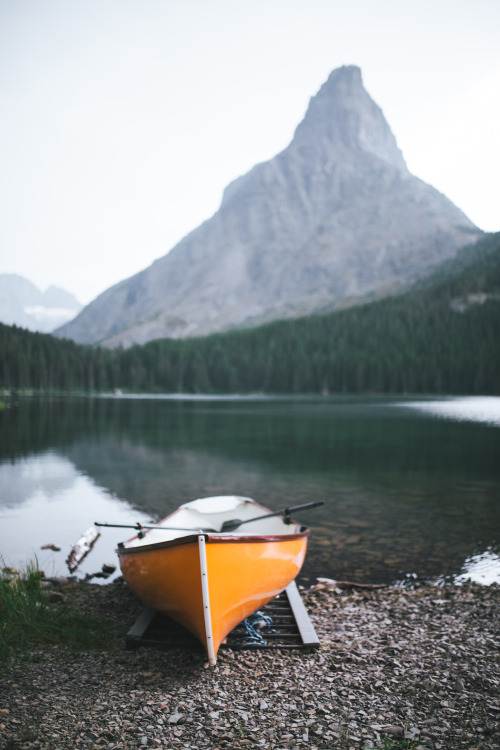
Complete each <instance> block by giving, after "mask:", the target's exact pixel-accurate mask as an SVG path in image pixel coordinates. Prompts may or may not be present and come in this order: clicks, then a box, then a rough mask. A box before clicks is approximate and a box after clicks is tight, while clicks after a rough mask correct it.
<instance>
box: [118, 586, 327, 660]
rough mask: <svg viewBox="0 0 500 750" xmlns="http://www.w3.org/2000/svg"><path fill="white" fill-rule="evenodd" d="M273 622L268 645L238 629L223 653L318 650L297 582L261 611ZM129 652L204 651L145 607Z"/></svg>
mask: <svg viewBox="0 0 500 750" xmlns="http://www.w3.org/2000/svg"><path fill="white" fill-rule="evenodd" d="M260 611H261V612H262V613H263V614H264V615H267V616H269V617H271V618H272V631H273V632H265V633H263V637H264V640H265V643H245V644H244V645H242V642H243V639H244V637H245V629H244V627H243V625H242V624H240V625H238V626H237V627H236V628H235V629H234V630H232V631H231V633H229V635H228V636H227V638H226V640H225V642H224V643H223V644H222V645H221V649H224V648H229V649H241V648H245V649H271V648H272V649H274V648H285V649H292V648H296V649H297V648H318V647H319V640H318V637H317V635H316V632H315V630H314V626H313V624H312V622H311V620H310V618H309V615H308V613H307V610H306V608H305V606H304V602H303V601H302V598H301V596H300V594H299V591H298V589H297V585H296V583H295V581H292V583H290V584H289V585H288V586H287V588H286V589H285V591H283V592H282V593H281V594H279V595H278V596H277V597H276V598H275V599H272V600H271V601H270V602H268V604H266V606H265V607H262V608H261V610H260ZM125 645H126V647H127V648H128V649H133V648H139V646H153V647H156V648H190V649H193V650H201V649H202V646H201V643H200V642H199V641H198V640H197V639H196V638H195V637H194V636H193V635H191V633H189V632H188V631H187V630H186V629H185V628H183V627H181V626H180V625H178V624H177V623H175V622H174V621H173V620H171V619H170V618H169V617H166V616H165V615H162V614H160V613H159V612H156V610H154V609H152V608H151V607H144V609H143V610H142V612H141V613H140V614H139V617H138V618H137V620H136V621H135V623H134V625H133V626H132V627H131V628H130V630H129V631H128V633H127V636H126V640H125Z"/></svg>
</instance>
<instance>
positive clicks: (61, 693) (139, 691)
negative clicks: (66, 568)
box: [0, 580, 500, 750]
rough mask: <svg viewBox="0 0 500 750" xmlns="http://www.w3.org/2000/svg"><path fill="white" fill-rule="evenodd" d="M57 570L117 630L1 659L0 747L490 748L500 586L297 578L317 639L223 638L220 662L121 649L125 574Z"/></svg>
mask: <svg viewBox="0 0 500 750" xmlns="http://www.w3.org/2000/svg"><path fill="white" fill-rule="evenodd" d="M53 585H54V588H55V590H56V591H57V592H58V593H59V594H62V596H63V597H64V598H65V599H66V600H69V599H71V600H73V601H75V602H77V603H78V605H79V606H80V607H82V609H84V610H85V611H89V612H92V613H94V614H98V615H101V616H104V617H106V618H110V619H111V620H113V622H114V624H115V629H114V631H113V632H116V636H110V642H109V645H108V646H107V647H106V649H105V650H100V651H86V652H83V653H82V652H75V651H71V650H69V649H67V648H65V647H61V646H43V647H38V648H36V649H35V650H33V651H30V652H29V653H28V654H23V655H22V656H19V655H18V656H17V657H15V658H13V659H11V660H10V661H8V662H7V663H4V664H3V665H2V669H1V675H0V748H1V750H8V749H10V748H19V749H21V748H26V749H28V748H39V749H40V750H45V749H47V750H48V749H50V750H56V748H94V747H95V748H108V749H109V750H111V748H113V749H116V750H118V749H120V750H122V749H127V748H154V747H161V748H183V749H184V748H185V749H186V750H187V749H188V748H190V749H191V750H201V748H210V750H215V749H216V748H247V747H248V748H251V747H258V748H272V749H273V750H278V749H281V748H283V749H284V748H309V750H315V748H318V749H319V748H346V750H347V749H349V748H361V749H362V750H365V749H368V748H428V749H429V750H434V749H435V750H455V749H456V748H469V749H470V750H472V748H477V750H479V748H482V749H483V748H484V749H485V750H486V749H491V750H498V748H500V727H499V719H500V696H499V686H500V669H499V650H498V646H499V642H500V638H499V630H500V618H499V600H500V587H499V586H498V585H492V586H480V585H477V584H472V583H467V584H465V585H463V586H461V587H458V586H440V587H437V586H429V585H419V586H416V587H415V588H414V589H413V590H406V589H405V588H402V587H401V588H400V587H392V588H385V589H357V588H349V587H342V588H340V587H338V586H336V585H333V584H322V585H321V584H319V585H318V586H317V587H315V588H313V589H309V590H307V591H302V592H301V593H302V596H303V600H304V603H305V605H306V607H307V609H308V612H309V614H310V617H311V619H312V621H313V624H314V626H315V628H316V632H317V634H318V636H319V639H320V642H321V646H320V648H319V649H318V650H314V651H309V652H307V651H285V650H276V651H230V650H221V651H220V652H219V658H218V662H217V666H216V667H208V665H207V663H206V660H205V658H204V656H203V654H202V653H201V652H197V653H194V652H192V651H186V650H180V649H170V650H162V651H159V650H154V649H146V648H139V649H137V650H132V651H128V650H126V649H125V646H124V639H125V634H126V632H127V630H128V629H129V627H130V626H131V625H132V624H133V622H134V620H135V618H136V616H137V614H138V612H139V611H140V609H141V605H140V602H138V601H137V599H135V597H134V596H133V595H132V594H131V593H130V591H129V590H128V589H127V588H126V586H125V585H124V584H123V582H122V581H121V580H117V581H115V582H113V583H111V584H108V585H103V586H100V585H95V584H91V583H58V584H53ZM54 598H55V599H57V598H60V597H57V596H55V597H54ZM53 606H58V604H57V603H55V604H54V605H53Z"/></svg>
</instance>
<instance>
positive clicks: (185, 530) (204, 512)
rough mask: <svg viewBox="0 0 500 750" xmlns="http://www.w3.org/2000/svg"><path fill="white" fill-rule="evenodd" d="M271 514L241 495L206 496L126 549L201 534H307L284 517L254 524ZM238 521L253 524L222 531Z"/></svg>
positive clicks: (134, 541) (183, 507)
mask: <svg viewBox="0 0 500 750" xmlns="http://www.w3.org/2000/svg"><path fill="white" fill-rule="evenodd" d="M270 512H271V511H270V510H269V509H268V508H265V507H264V506H262V505H259V504H258V503H256V502H255V501H254V500H252V499H251V498H248V497H240V496H237V495H227V496H226V495H222V496H217V497H205V498H201V499H199V500H193V501H192V502H190V503H186V504H185V505H181V506H180V508H178V509H177V510H176V511H174V512H173V513H172V514H170V515H169V516H167V517H166V518H164V519H163V520H162V521H159V522H158V523H157V524H156V526H164V527H165V528H164V529H150V530H147V531H145V532H144V533H143V535H142V536H135V537H133V538H132V539H129V540H128V541H126V542H124V545H123V547H124V548H125V549H126V548H131V547H141V546H145V545H151V544H161V543H162V542H169V541H173V540H176V539H182V538H183V537H188V536H191V535H192V534H193V533H199V532H200V531H201V532H203V533H209V534H210V535H211V536H212V535H214V534H215V535H217V534H220V535H221V536H224V537H238V536H245V537H248V536H280V535H287V536H288V535H291V534H299V533H301V531H303V529H304V527H303V526H301V525H300V524H297V523H295V522H292V523H285V521H284V519H283V518H282V517H281V516H271V517H269V518H263V519H261V520H259V521H250V519H252V518H257V517H258V516H262V515H264V514H265V513H270ZM234 519H238V520H240V521H250V522H249V523H244V524H243V525H242V526H241V527H238V528H236V529H234V530H232V531H224V532H221V528H222V525H223V524H224V522H225V521H232V520H234ZM170 527H175V528H170ZM176 529H179V530H176Z"/></svg>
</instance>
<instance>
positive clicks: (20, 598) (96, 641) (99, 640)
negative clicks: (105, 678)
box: [0, 563, 115, 660]
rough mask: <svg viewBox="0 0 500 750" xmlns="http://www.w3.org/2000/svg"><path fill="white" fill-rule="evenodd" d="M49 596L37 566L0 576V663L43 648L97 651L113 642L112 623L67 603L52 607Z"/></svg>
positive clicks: (49, 591) (30, 565)
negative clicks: (50, 645)
mask: <svg viewBox="0 0 500 750" xmlns="http://www.w3.org/2000/svg"><path fill="white" fill-rule="evenodd" d="M51 593H52V591H51V590H50V589H46V588H44V587H43V586H42V581H41V573H40V571H39V570H38V566H37V565H36V564H33V563H30V564H29V565H28V566H27V568H26V571H24V572H23V573H20V574H15V575H12V574H10V573H5V572H4V573H0V660H5V659H7V658H8V657H9V656H10V655H11V654H13V653H15V652H25V651H26V650H27V649H29V648H31V647H33V646H39V645H43V644H55V643H62V644H64V645H66V646H69V647H71V648H75V649H88V648H100V647H104V646H105V645H106V644H107V643H108V642H109V640H110V639H112V638H113V636H114V630H115V627H114V624H113V623H112V622H110V621H108V620H106V619H104V618H102V617H96V616H95V615H89V614H85V613H82V612H81V611H79V610H78V609H77V608H76V607H75V606H74V605H73V606H72V605H71V604H70V603H68V602H63V603H55V604H54V603H51V601H50V598H51Z"/></svg>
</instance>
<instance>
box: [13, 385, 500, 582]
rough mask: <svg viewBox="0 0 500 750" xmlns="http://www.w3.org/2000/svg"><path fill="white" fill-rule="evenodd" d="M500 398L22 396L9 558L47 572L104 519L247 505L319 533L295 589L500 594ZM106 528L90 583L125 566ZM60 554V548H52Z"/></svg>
mask: <svg viewBox="0 0 500 750" xmlns="http://www.w3.org/2000/svg"><path fill="white" fill-rule="evenodd" d="M499 458H500V398H493V397H492V398H449V399H437V398H436V399H418V400H416V399H413V400H410V399H390V398H340V397H339V398H335V397H324V398H320V397H318V398H266V397H254V398H250V397H249V398H231V397H227V398H215V397H192V398H189V397H175V396H172V397H153V396H152V397H140V396H135V397H129V396H109V397H101V398H85V397H82V398H69V397H68V398H58V399H52V400H46V401H39V400H36V399H24V400H20V401H18V402H15V403H14V402H11V403H10V404H9V403H8V407H7V408H5V409H3V411H1V412H0V556H1V558H2V560H3V563H4V565H9V566H13V567H17V568H19V567H24V566H25V565H26V562H27V561H28V560H33V559H35V558H36V559H37V560H38V563H39V565H40V567H41V568H42V569H43V570H44V571H45V573H46V574H47V575H67V574H68V571H67V568H66V564H65V560H66V557H67V555H68V553H69V551H70V549H71V547H72V546H73V544H74V543H75V542H76V541H77V540H78V538H79V537H80V536H81V534H82V533H83V532H84V531H85V530H86V529H87V528H88V527H89V526H91V525H92V524H93V523H94V521H100V522H108V523H125V524H126V523H135V522H136V521H141V522H147V521H151V520H155V521H156V520H158V519H160V518H162V517H164V516H165V515H167V514H168V513H169V512H170V511H172V510H174V509H175V508H177V506H178V505H180V504H182V503H184V502H187V501H189V500H193V499H195V498H198V497H204V496H208V495H219V494H238V495H245V496H249V497H253V498H254V499H255V500H257V501H259V502H260V503H262V504H263V505H266V506H267V507H270V508H272V509H278V508H282V507H285V506H289V505H298V504H301V503H306V502H310V501H317V500H323V501H324V503H325V505H324V506H323V507H321V508H315V509H312V510H309V511H306V512H304V513H302V514H301V515H300V519H299V517H298V516H297V519H298V520H301V521H302V522H303V523H305V524H307V525H309V526H310V527H311V529H312V532H311V538H310V544H309V550H308V555H307V559H306V563H305V566H304V568H303V571H302V573H301V577H300V580H301V581H302V582H303V583H305V584H307V583H310V582H313V581H314V580H315V578H316V577H317V576H326V577H330V578H335V579H338V580H351V581H357V582H362V583H389V582H394V581H403V582H407V583H411V582H412V581H413V580H415V579H433V580H435V579H440V580H455V581H460V580H464V579H466V578H469V577H470V578H472V579H473V580H477V581H480V582H483V583H492V582H493V581H498V582H500V461H499ZM132 535H133V534H132V532H130V533H129V532H127V531H126V530H125V531H124V530H123V529H122V530H115V529H103V530H102V533H101V536H100V538H99V539H98V541H97V543H96V545H95V547H94V549H93V551H92V552H91V553H90V555H89V556H88V557H87V559H86V560H85V561H84V562H83V563H82V565H81V566H80V568H79V569H78V571H77V575H78V576H79V577H83V576H85V575H86V574H92V573H95V572H97V571H99V570H100V568H101V566H102V564H103V563H108V562H109V563H116V559H115V554H114V549H115V546H116V543H117V542H118V541H120V540H122V539H126V538H128V537H130V536H132ZM47 544H53V545H56V546H57V547H59V548H60V551H53V550H42V549H41V548H42V546H44V545H47Z"/></svg>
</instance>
